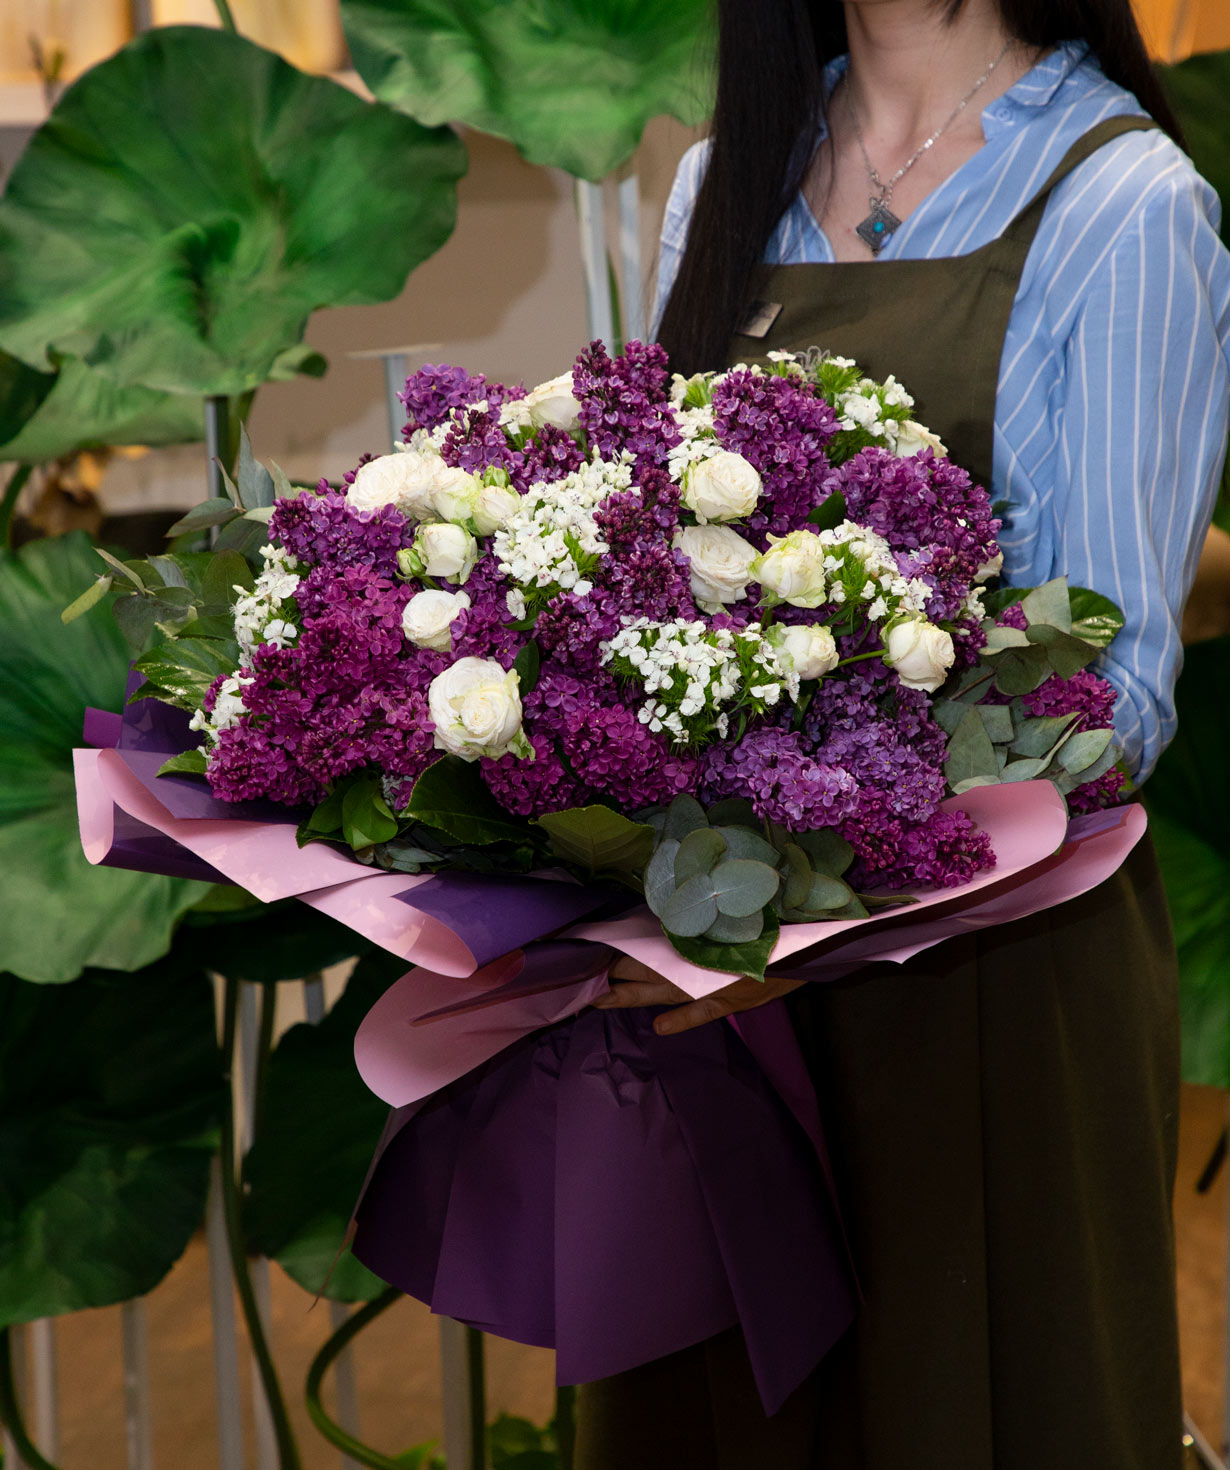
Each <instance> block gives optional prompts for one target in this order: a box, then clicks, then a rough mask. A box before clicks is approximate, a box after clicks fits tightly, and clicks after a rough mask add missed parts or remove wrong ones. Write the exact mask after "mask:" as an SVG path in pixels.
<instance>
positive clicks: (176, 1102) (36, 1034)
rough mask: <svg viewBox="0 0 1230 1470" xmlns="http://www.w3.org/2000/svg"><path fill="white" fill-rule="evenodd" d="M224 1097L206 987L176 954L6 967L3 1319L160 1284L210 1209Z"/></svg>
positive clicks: (1, 1133)
mask: <svg viewBox="0 0 1230 1470" xmlns="http://www.w3.org/2000/svg"><path fill="white" fill-rule="evenodd" d="M221 1100H222V1074H221V1062H220V1058H219V1053H218V1046H217V1042H216V1040H215V1033H214V1000H213V988H212V986H211V985H210V983H209V980H208V979H207V977H206V976H205V975H203V974H200V973H191V972H186V971H185V967H184V965H183V964H182V963H180V961H179V958H178V957H171V958H168V959H167V960H164V961H161V962H160V963H158V964H156V965H152V966H150V967H148V968H147V969H145V970H140V971H138V972H137V973H136V974H133V975H125V974H119V973H117V972H115V971H105V970H88V971H86V973H85V974H84V975H83V976H82V977H81V978H80V979H79V980H78V981H77V983H76V984H75V985H66V986H59V987H55V988H48V987H47V986H42V985H30V984H28V983H27V982H26V981H24V980H18V979H16V978H15V977H14V976H12V975H0V1159H2V1160H3V1161H4V1163H3V1167H2V1168H0V1325H4V1324H7V1323H10V1322H28V1321H31V1320H33V1319H34V1318H36V1317H47V1316H54V1315H57V1314H59V1313H62V1312H75V1311H78V1310H80V1309H81V1308H82V1307H100V1306H106V1305H107V1304H109V1303H111V1302H118V1301H124V1300H126V1299H127V1298H129V1297H133V1296H138V1295H140V1294H142V1293H144V1292H147V1291H149V1290H151V1289H152V1288H153V1287H154V1286H156V1285H157V1284H158V1282H159V1281H160V1280H161V1279H162V1278H163V1276H165V1275H166V1273H167V1271H168V1270H169V1269H170V1268H171V1266H172V1265H173V1264H174V1263H175V1261H176V1260H178V1258H179V1257H180V1255H181V1254H182V1253H183V1250H184V1247H185V1246H186V1245H187V1243H188V1240H189V1238H190V1236H191V1235H192V1232H193V1231H194V1230H195V1229H196V1227H197V1225H198V1224H199V1222H200V1219H201V1216H202V1213H203V1211H204V1207H205V1195H206V1191H207V1189H208V1184H209V1164H210V1157H211V1155H212V1153H213V1151H214V1149H215V1148H216V1147H217V1142H218V1120H219V1117H220V1114H221Z"/></svg>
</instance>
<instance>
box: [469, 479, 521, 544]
mask: <svg viewBox="0 0 1230 1470" xmlns="http://www.w3.org/2000/svg"><path fill="white" fill-rule="evenodd" d="M520 509H521V497H520V496H519V495H518V494H517V492H516V491H515V490H512V489H510V488H509V487H508V486H507V485H484V486H483V487H482V489H481V490H480V491H479V492H478V504H477V505H475V507H474V515H473V517H472V520H473V522H474V529H475V530H476V531H477V532H478V534H479V535H480V536H490V535H492V534H494V532H496V531H498V530H499V529H500V527H501V526H503V525H506V524H507V523H508V522H509V521H510V520H511V519H512V517H513V516H515V515H516V514H517V512H518V511H519V510H520Z"/></svg>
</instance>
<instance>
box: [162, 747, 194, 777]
mask: <svg viewBox="0 0 1230 1470" xmlns="http://www.w3.org/2000/svg"><path fill="white" fill-rule="evenodd" d="M158 774H159V775H160V776H175V775H180V774H183V775H188V776H203V775H204V774H205V757H204V756H203V755H202V754H201V752H200V751H199V750H185V751H182V752H181V753H180V754H179V755H173V756H172V757H171V758H170V760H166V761H163V763H162V764H161V765H160V766H159V767H158Z"/></svg>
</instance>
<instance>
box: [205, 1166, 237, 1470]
mask: <svg viewBox="0 0 1230 1470" xmlns="http://www.w3.org/2000/svg"><path fill="white" fill-rule="evenodd" d="M205 1237H206V1240H207V1242H208V1246H209V1308H210V1316H211V1319H212V1325H213V1339H214V1392H215V1394H216V1395H217V1400H218V1465H219V1467H220V1470H243V1428H242V1425H241V1423H240V1419H239V1346H238V1343H237V1341H236V1337H235V1296H234V1290H233V1287H232V1285H231V1259H230V1255H229V1253H228V1252H227V1248H226V1215H225V1213H224V1207H223V1204H222V1160H221V1159H220V1158H217V1157H216V1156H215V1158H214V1161H213V1165H212V1172H211V1177H210V1181H209V1204H208V1206H207V1208H206V1211H205Z"/></svg>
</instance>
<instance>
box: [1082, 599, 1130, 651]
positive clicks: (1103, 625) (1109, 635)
mask: <svg viewBox="0 0 1230 1470" xmlns="http://www.w3.org/2000/svg"><path fill="white" fill-rule="evenodd" d="M1068 596H1069V602H1070V605H1071V610H1072V629H1071V631H1072V632H1073V633H1074V634H1075V635H1076V637H1077V638H1083V639H1084V640H1085V642H1086V643H1096V644H1097V646H1098V647H1099V648H1105V647H1106V646H1107V645H1108V644H1109V643H1110V642H1111V641H1112V640H1113V639H1114V637H1115V635H1116V634H1117V633H1119V632H1120V631H1121V629H1122V628H1123V613H1122V612H1121V611H1120V609H1119V608H1118V607H1117V606H1116V605H1115V604H1114V603H1113V602H1112V601H1111V600H1110V598H1109V597H1103V596H1102V594H1101V593H1100V592H1091V591H1090V590H1089V588H1088V587H1073V588H1071V589H1070V591H1069V594H1068Z"/></svg>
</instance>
